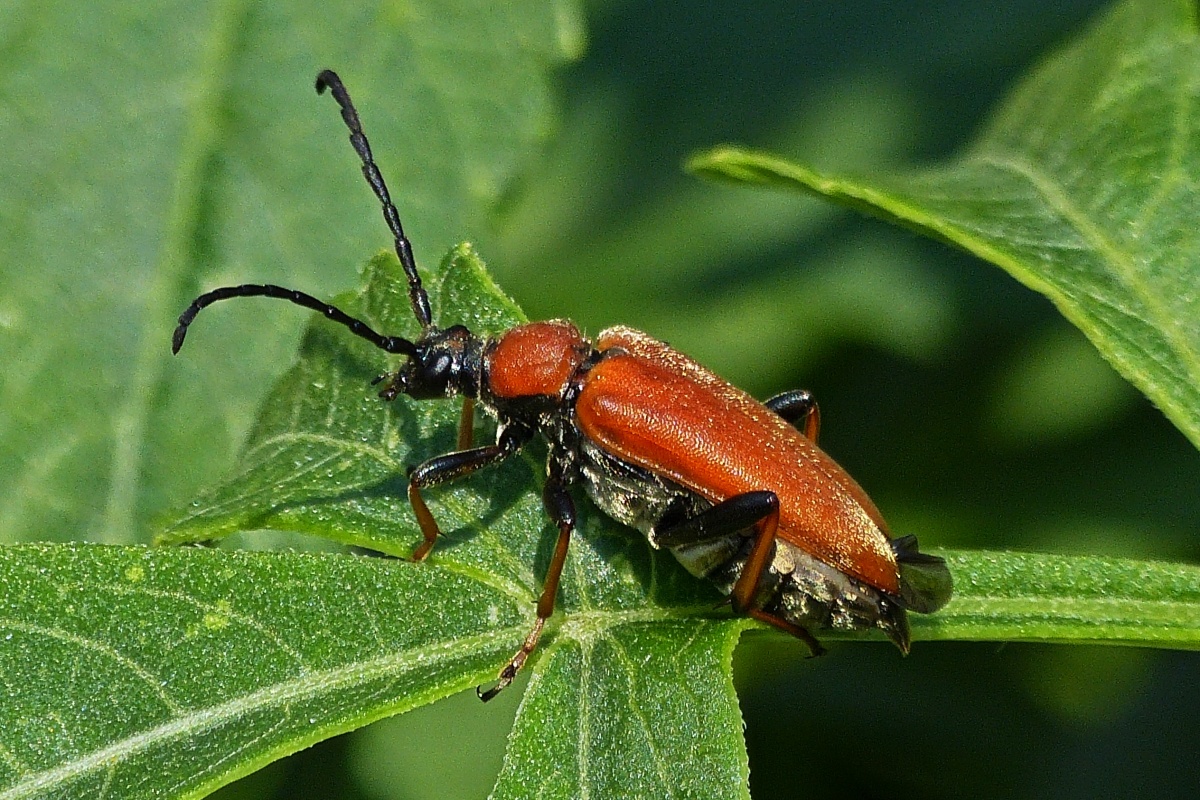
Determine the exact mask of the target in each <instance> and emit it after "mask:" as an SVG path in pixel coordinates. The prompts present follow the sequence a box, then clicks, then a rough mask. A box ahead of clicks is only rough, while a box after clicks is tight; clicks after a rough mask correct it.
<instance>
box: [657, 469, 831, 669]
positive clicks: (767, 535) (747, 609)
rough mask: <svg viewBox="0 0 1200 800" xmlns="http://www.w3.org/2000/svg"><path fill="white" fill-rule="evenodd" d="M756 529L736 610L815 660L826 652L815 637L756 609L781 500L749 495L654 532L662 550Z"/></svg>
mask: <svg viewBox="0 0 1200 800" xmlns="http://www.w3.org/2000/svg"><path fill="white" fill-rule="evenodd" d="M750 526H754V531H755V539H754V546H753V547H752V548H751V550H750V555H749V556H748V557H747V558H746V563H745V565H744V566H743V567H742V572H741V574H740V575H739V576H738V579H737V581H736V582H735V583H734V585H733V591H731V592H730V598H729V599H730V601H731V603H732V605H733V610H734V611H736V612H738V613H739V614H746V615H747V616H750V617H753V618H754V619H756V620H759V621H760V622H765V623H767V624H768V625H773V626H775V627H776V628H779V629H780V630H782V631H784V632H785V633H789V634H791V635H792V636H795V637H796V638H797V639H799V640H801V641H802V642H804V643H805V644H806V645H808V648H809V650H810V651H811V652H812V654H813V655H814V656H816V655H820V654H821V653H823V652H825V648H823V647H822V646H821V644H820V642H818V641H817V640H816V639H815V638H814V637H813V635H812V634H810V633H809V632H808V631H806V630H805V629H804V628H802V627H800V626H799V625H796V624H795V623H792V622H789V621H788V620H786V619H784V618H782V617H780V616H777V615H775V614H771V613H769V612H766V611H763V610H762V609H761V608H758V607H756V606H755V605H754V601H755V599H756V597H757V595H758V585H759V581H760V580H761V579H762V574H763V570H764V569H766V567H767V565H768V564H769V563H770V561H771V559H772V557H773V556H774V554H775V535H776V532H777V531H778V528H779V498H778V496H776V494H775V493H774V492H768V491H759V492H746V493H744V494H739V495H735V496H734V497H731V498H729V499H728V500H725V501H724V502H721V503H717V504H716V505H715V506H713V507H712V508H709V509H707V510H705V511H703V512H701V513H699V514H697V515H696V516H694V517H689V518H687V519H683V520H679V521H678V522H672V523H670V524H668V525H667V526H665V527H664V528H661V529H655V532H654V541H655V542H656V543H657V544H658V545H660V546H663V547H677V546H680V545H687V544H698V543H701V542H706V541H710V540H712V539H719V538H720V537H722V536H729V535H730V534H733V533H737V532H738V531H741V530H745V529H746V528H749V527H750Z"/></svg>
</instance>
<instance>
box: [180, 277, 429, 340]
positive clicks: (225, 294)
mask: <svg viewBox="0 0 1200 800" xmlns="http://www.w3.org/2000/svg"><path fill="white" fill-rule="evenodd" d="M418 288H420V287H419V286H418ZM231 297H274V298H278V299H279V300H287V301H288V302H290V303H295V304H296V305H298V306H304V307H305V308H311V309H312V310H313V311H320V312H321V313H322V314H324V315H325V316H326V317H327V318H328V319H331V320H333V321H334V322H336V323H338V324H339V325H345V326H346V327H347V328H349V329H350V331H351V332H352V333H355V334H357V335H359V336H361V337H362V338H364V339H366V340H367V341H368V342H370V343H371V344H373V345H375V346H376V347H378V348H379V349H380V350H386V351H387V352H389V353H400V354H401V355H406V356H410V357H412V356H416V354H417V347H416V345H414V344H413V343H412V342H410V341H409V340H408V339H405V338H404V337H402V336H383V335H381V334H378V333H376V332H375V331H374V330H372V329H371V326H370V325H368V324H367V323H365V322H363V321H362V320H361V319H355V318H354V317H352V316H350V315H349V314H347V313H346V312H345V311H342V310H341V309H340V308H338V307H336V306H332V305H330V304H329V303H326V302H324V301H323V300H318V299H317V298H315V297H313V296H312V295H311V294H305V293H304V292H298V291H296V290H295V289H285V288H283V287H282V286H275V285H274V284H270V283H267V284H257V283H247V284H244V285H242V286H222V287H221V288H220V289H213V290H212V291H211V292H205V293H204V294H202V295H200V296H199V297H197V298H196V299H195V300H193V301H192V304H191V305H190V306H188V307H187V308H186V309H185V310H184V312H183V313H182V314H180V315H179V327H177V328H176V329H175V335H174V336H172V337H171V352H172V353H178V352H179V348H181V347H183V340H184V338H185V337H186V336H187V331H188V326H189V325H191V324H192V320H194V319H195V318H196V315H197V314H199V313H200V311H201V310H202V309H204V308H206V307H208V306H210V305H212V304H213V303H215V302H217V301H218V300H228V299H229V298H231Z"/></svg>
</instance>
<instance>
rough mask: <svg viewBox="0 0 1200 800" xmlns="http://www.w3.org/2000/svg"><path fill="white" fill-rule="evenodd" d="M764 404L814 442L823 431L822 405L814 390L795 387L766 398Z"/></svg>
mask: <svg viewBox="0 0 1200 800" xmlns="http://www.w3.org/2000/svg"><path fill="white" fill-rule="evenodd" d="M763 405H764V406H766V407H767V408H769V409H771V410H772V411H774V412H775V413H776V414H778V415H779V416H781V417H783V418H784V419H786V420H787V421H788V422H790V423H792V424H793V425H795V426H796V427H797V428H799V429H800V432H801V433H803V434H804V435H805V437H807V438H808V440H809V441H811V442H812V443H813V444H816V442H817V436H818V435H820V433H821V407H820V406H818V405H817V399H816V398H815V397H813V396H812V392H809V391H808V390H806V389H793V390H792V391H790V392H783V393H781V394H777V395H775V396H774V397H772V398H770V399H768V400H764V401H763Z"/></svg>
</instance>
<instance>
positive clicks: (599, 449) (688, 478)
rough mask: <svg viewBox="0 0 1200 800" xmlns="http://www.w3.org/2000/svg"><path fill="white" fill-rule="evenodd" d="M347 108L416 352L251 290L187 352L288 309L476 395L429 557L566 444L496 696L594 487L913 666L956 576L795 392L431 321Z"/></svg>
mask: <svg viewBox="0 0 1200 800" xmlns="http://www.w3.org/2000/svg"><path fill="white" fill-rule="evenodd" d="M326 89H328V90H329V91H330V93H331V94H332V95H333V98H334V100H336V101H337V103H338V106H340V107H341V111H342V119H343V120H344V121H345V123H346V127H347V128H348V129H349V130H350V143H351V144H352V145H353V146H354V150H355V152H357V153H358V157H359V159H360V160H361V161H362V172H363V175H364V176H365V177H366V179H367V183H369V184H370V186H371V189H372V190H373V191H374V192H375V196H376V197H377V198H378V199H379V202H380V204H381V205H382V207H383V217H384V219H385V220H386V221H387V226H388V229H389V230H390V231H391V233H392V236H393V238H394V239H395V248H396V255H397V256H398V257H399V259H400V264H401V265H402V267H403V268H404V274H405V276H406V277H407V280H408V297H409V302H410V303H411V305H412V309H413V313H414V314H415V315H416V318H417V321H418V322H419V323H420V324H421V335H420V336H419V337H418V338H417V339H416V341H410V340H408V339H405V338H403V337H400V336H384V335H382V334H379V333H376V332H375V331H374V330H372V329H371V327H370V326H368V325H367V324H366V323H365V322H363V321H362V320H359V319H355V318H354V317H351V316H350V315H348V314H346V313H345V312H343V311H341V310H340V309H338V308H335V307H334V306H332V305H329V304H328V303H325V302H322V301H321V300H318V299H317V298H315V297H313V296H311V295H308V294H305V293H304V292H299V291H295V290H293V289H285V288H283V287H280V286H274V285H271V284H265V285H260V284H245V285H242V286H226V287H222V288H219V289H214V290H212V291H210V292H206V293H204V294H202V295H200V296H199V297H197V298H196V299H195V300H194V301H192V304H191V305H190V306H188V308H187V309H186V310H185V311H184V312H183V314H181V315H180V317H179V326H178V327H177V328H176V329H175V335H174V339H173V341H172V351H173V352H175V353H178V352H179V348H180V347H182V346H183V340H184V337H185V336H186V335H187V330H188V326H189V325H190V324H191V323H192V321H193V320H194V319H195V317H196V315H197V314H198V313H199V312H200V310H201V309H203V308H205V307H207V306H209V305H211V304H212V303H215V302H216V301H218V300H226V299H228V298H231V297H274V298H278V299H281V300H287V301H289V302H291V303H295V304H296V305H301V306H304V307H306V308H310V309H313V310H315V311H319V312H321V313H322V314H324V315H325V316H326V317H328V318H329V319H331V320H333V321H334V322H336V323H338V324H340V325H344V326H346V327H347V328H349V329H350V331H351V332H352V333H354V334H356V335H358V336H361V337H362V338H364V339H366V340H367V341H369V342H371V343H372V344H374V345H375V346H376V347H378V348H380V349H381V350H384V351H386V352H388V353H395V354H398V355H402V356H405V357H406V358H407V361H406V362H404V364H403V365H402V366H401V367H400V368H399V369H398V370H396V371H395V372H392V373H389V374H386V375H382V376H380V377H379V378H376V380H375V382H376V383H381V382H382V384H383V388H382V390H381V391H380V392H379V396H380V397H381V398H383V399H384V400H394V399H395V398H396V397H397V396H398V395H402V394H404V395H408V396H409V397H411V398H413V399H416V400H426V399H434V398H449V397H453V396H455V395H462V397H463V413H462V417H461V422H460V427H459V434H458V449H457V450H456V451H455V452H452V453H447V454H445V455H440V456H435V457H434V458H431V459H429V460H428V461H425V462H424V463H422V464H420V465H419V466H417V467H416V468H415V469H413V470H412V471H411V473H409V477H408V499H409V502H410V503H411V504H412V508H413V512H414V513H415V515H416V518H417V522H418V523H419V525H420V528H421V533H422V535H423V536H424V539H423V541H422V542H421V543H420V544H419V545H418V546H417V547H416V549H415V550H414V551H413V554H412V560H413V561H421V560H423V559H424V558H425V557H426V556H428V555H429V552H430V550H432V549H433V546H434V544H435V543H436V542H437V538H438V534H439V531H438V525H437V522H436V520H434V518H433V515H432V514H431V513H430V511H429V508H428V506H427V505H426V504H425V500H424V498H423V496H422V493H423V492H424V490H426V489H428V488H430V487H433V486H437V485H438V484H440V483H445V482H447V481H450V480H455V479H458V478H462V477H466V476H467V475H470V474H471V473H473V472H475V471H476V470H479V469H482V468H483V467H487V466H490V465H492V464H495V463H497V462H499V461H502V460H504V459H506V458H508V457H509V456H511V455H513V454H514V453H516V452H517V451H518V450H520V449H521V447H522V445H524V444H525V443H526V442H528V441H529V440H530V439H531V438H532V437H533V436H534V435H536V434H541V435H542V436H544V437H545V438H546V439H547V440H548V441H549V445H550V455H549V459H548V461H547V464H546V482H545V484H544V485H543V487H542V498H543V502H544V504H545V507H546V512H547V513H548V514H549V516H550V519H551V520H552V521H553V523H554V525H555V526H557V528H558V541H557V544H556V545H555V548H554V555H553V557H552V558H551V559H550V566H549V569H548V570H547V573H546V579H545V583H544V584H543V587H542V593H541V596H540V597H539V598H538V602H537V621H536V622H534V624H533V628H532V629H531V630H530V631H529V635H528V636H526V637H525V641H524V643H523V644H522V645H521V648H520V649H519V650H518V651H517V652H516V654H515V655H513V657H512V658H511V659H510V660H509V662H508V663H507V664H506V665H505V666H504V668H503V669H502V670H501V671H500V675H499V678H498V680H497V682H496V684H495V685H494V686H493V687H491V688H490V689H488V690H486V691H480V693H479V696H480V698H481V699H483V700H485V701H486V700H490V699H491V698H492V697H495V696H496V694H497V693H498V692H500V691H501V690H502V689H504V688H505V687H506V686H508V685H509V684H510V683H512V681H513V678H514V677H515V676H516V674H517V672H518V671H519V670H520V669H521V667H522V666H523V665H524V664H525V661H526V659H528V658H529V656H530V655H531V654H532V653H533V651H534V649H535V648H536V647H537V642H538V638H539V637H540V636H541V633H542V628H543V627H544V626H545V624H546V620H547V619H548V618H549V617H550V615H551V614H552V613H553V611H554V599H555V595H556V594H557V593H558V582H559V578H560V577H561V576H562V570H563V564H564V562H565V560H566V556H567V545H568V544H569V542H570V539H571V532H572V531H573V530H574V528H575V502H574V501H573V500H572V498H571V494H570V492H569V489H570V487H571V486H573V485H575V484H581V485H582V486H583V488H584V489H585V490H586V492H587V494H588V495H589V496H590V497H591V498H592V500H593V501H594V502H595V503H596V505H597V506H599V507H600V508H601V509H602V510H603V511H604V512H605V513H607V514H608V515H609V516H611V517H613V518H614V519H616V520H618V521H620V522H622V523H624V524H626V525H629V526H631V527H633V528H637V529H638V530H640V531H641V532H642V533H644V534H645V535H646V537H647V538H648V539H649V540H650V543H651V544H652V545H653V546H654V547H656V548H666V549H668V550H670V551H671V552H672V553H673V554H674V555H675V557H676V558H677V559H679V561H680V563H682V564H683V566H684V567H685V568H687V570H688V571H689V572H691V573H692V574H693V575H696V576H697V577H704V578H708V579H710V580H711V581H713V582H714V583H715V584H716V585H717V586H718V587H719V588H720V589H721V591H722V592H724V593H725V594H727V595H729V598H730V602H731V604H732V606H733V610H734V611H735V612H738V613H742V614H747V615H749V616H751V617H753V618H754V619H756V620H759V621H761V622H764V623H766V624H768V625H773V626H775V627H776V628H780V629H781V630H783V631H786V632H787V633H790V634H792V635H793V636H796V637H797V638H799V639H801V640H803V641H804V642H805V643H806V644H807V645H808V647H809V649H810V651H811V652H812V654H813V655H817V654H819V653H821V652H823V648H822V647H821V645H820V644H819V643H818V642H817V640H816V639H815V638H814V637H813V635H812V634H811V633H809V630H810V629H820V628H834V629H842V630H847V629H865V628H878V629H880V630H881V631H882V632H883V633H884V634H885V635H886V636H887V637H888V638H889V639H891V640H892V642H894V643H895V644H896V646H897V647H898V648H900V650H901V652H903V653H907V652H908V649H909V628H908V619H907V617H906V610H909V611H916V612H919V613H923V614H928V613H931V612H933V611H936V610H938V609H939V608H941V607H942V606H943V605H945V604H946V602H947V601H948V600H949V599H950V593H951V579H950V572H949V570H947V568H946V564H945V562H944V561H943V560H942V559H941V558H937V557H935V556H930V555H926V554H923V553H921V552H919V551H918V549H917V540H916V538H915V537H913V536H902V537H900V538H897V539H891V538H890V537H889V535H888V529H887V526H886V524H885V523H884V521H883V517H882V516H881V515H880V513H879V511H878V509H876V508H875V505H874V503H872V502H871V500H870V498H868V497H867V494H866V492H864V491H863V490H862V488H860V487H859V485H858V484H857V483H855V482H854V479H852V478H851V477H850V476H849V475H848V474H847V473H846V472H845V470H843V469H842V468H841V467H840V466H838V465H837V464H836V463H835V462H834V461H833V459H832V458H830V457H829V456H828V455H826V454H825V453H824V452H823V451H822V450H821V449H819V448H818V447H817V433H818V430H819V428H820V412H819V410H818V407H817V403H816V401H815V400H813V398H812V396H811V395H810V394H809V393H808V392H805V391H791V392H784V393H783V394H780V395H776V396H775V397H772V398H771V399H769V400H767V401H766V402H765V403H759V402H757V401H756V400H754V398H752V397H750V396H749V395H748V394H746V393H745V392H743V391H741V390H740V389H738V388H736V387H734V386H732V385H731V384H729V383H727V382H725V381H724V380H722V379H721V378H719V377H717V376H716V375H714V374H713V373H712V372H709V371H708V370H707V369H705V368H704V367H702V366H700V365H699V364H697V363H696V362H695V361H692V360H691V359H690V358H688V357H687V356H685V355H683V354H682V353H680V352H678V351H676V350H673V349H672V348H670V347H669V346H668V345H666V344H664V343H663V342H660V341H657V340H655V339H653V338H651V337H650V336H648V335H646V334H644V333H641V332H640V331H636V330H633V329H632V328H626V327H613V328H608V329H607V330H604V331H601V332H600V335H599V336H597V337H596V339H595V341H590V340H588V339H587V338H585V337H584V336H583V335H582V334H581V333H580V332H579V329H578V328H576V327H575V325H574V324H573V323H571V322H569V321H567V320H550V321H548V322H530V323H527V324H524V325H518V326H517V327H515V328H513V329H511V330H509V331H508V332H506V333H503V334H501V335H499V336H496V337H494V338H493V337H482V336H476V335H475V334H473V333H471V331H469V330H467V328H465V327H463V326H461V325H454V326H452V327H449V328H439V327H438V326H436V325H434V324H433V319H432V315H431V312H430V306H429V297H428V295H426V293H425V289H424V287H423V286H422V285H421V276H420V275H419V274H418V272H417V266H416V262H415V260H414V258H413V251H412V244H411V243H410V242H409V240H408V237H407V236H405V234H404V228H403V227H402V225H401V224H400V215H399V213H398V212H397V211H396V206H395V205H394V204H393V203H392V200H391V196H390V195H389V194H388V189H387V185H386V184H385V183H384V180H383V175H382V174H381V173H380V171H379V167H378V166H376V164H375V159H374V157H373V156H372V155H371V148H370V145H369V144H368V143H367V137H366V136H365V135H364V134H363V130H362V126H361V124H360V123H359V119H358V112H357V111H356V110H355V108H354V104H353V103H352V102H351V100H350V95H349V94H348V93H347V92H346V88H345V87H344V86H343V85H342V81H341V79H339V78H338V76H337V75H336V74H335V73H333V72H331V71H329V70H325V71H323V72H322V73H321V74H320V75H318V76H317V92H318V93H323V92H324V91H325V90H326ZM476 403H478V404H479V406H480V407H481V408H483V409H484V411H486V412H488V413H489V414H491V415H492V416H494V417H495V418H496V420H497V432H496V442H495V444H489V445H484V446H482V447H473V446H472V444H471V436H472V421H473V414H474V405H475V404H476Z"/></svg>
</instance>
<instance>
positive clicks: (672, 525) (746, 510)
mask: <svg viewBox="0 0 1200 800" xmlns="http://www.w3.org/2000/svg"><path fill="white" fill-rule="evenodd" d="M772 505H774V507H776V508H778V506H779V500H778V498H776V497H775V493H774V492H746V493H745V494H739V495H735V496H733V497H731V498H729V499H728V500H725V501H724V502H721V503H717V504H716V505H715V506H713V507H712V508H707V509H705V510H704V511H701V512H700V513H699V514H696V515H695V516H692V517H687V518H686V519H680V520H672V521H669V522H664V523H660V524H659V525H658V526H656V527H655V529H654V543H655V544H656V545H658V546H659V547H679V546H681V545H688V544H699V543H700V542H708V541H712V540H713V539H720V538H721V537H722V536H729V535H730V534H733V533H737V532H738V531H744V530H746V529H747V528H749V527H751V526H752V525H754V524H755V523H756V522H758V521H759V520H761V519H763V518H764V517H766V516H767V515H768V514H770V513H771V508H772Z"/></svg>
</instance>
